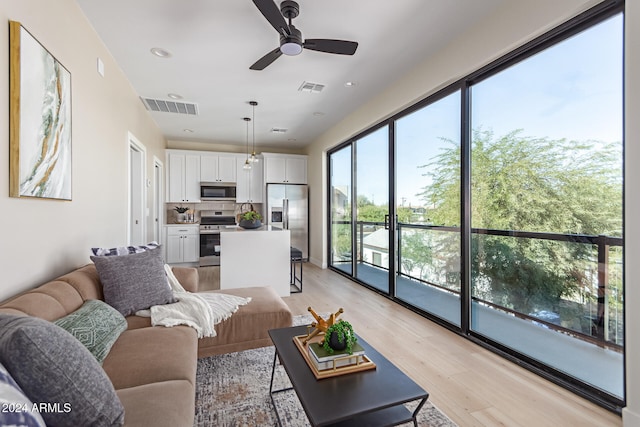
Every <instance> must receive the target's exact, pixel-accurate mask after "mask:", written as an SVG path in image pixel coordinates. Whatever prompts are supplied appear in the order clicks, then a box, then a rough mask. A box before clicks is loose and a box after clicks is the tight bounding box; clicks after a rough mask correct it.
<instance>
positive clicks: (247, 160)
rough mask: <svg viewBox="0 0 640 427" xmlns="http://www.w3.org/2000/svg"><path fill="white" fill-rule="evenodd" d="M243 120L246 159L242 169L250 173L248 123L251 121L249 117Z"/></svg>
mask: <svg viewBox="0 0 640 427" xmlns="http://www.w3.org/2000/svg"><path fill="white" fill-rule="evenodd" d="M243 120H244V121H245V122H247V159H246V160H245V161H244V166H242V169H244V170H245V171H250V170H251V162H250V161H249V122H250V121H251V119H250V118H249V117H245V118H244V119H243Z"/></svg>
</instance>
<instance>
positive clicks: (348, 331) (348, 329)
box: [322, 320, 358, 354]
mask: <svg viewBox="0 0 640 427" xmlns="http://www.w3.org/2000/svg"><path fill="white" fill-rule="evenodd" d="M333 332H335V333H336V335H337V336H338V342H339V343H344V342H345V340H346V343H347V347H346V349H345V350H346V351H347V353H349V354H353V344H355V343H356V341H358V337H356V334H355V332H353V326H351V323H349V322H347V321H346V320H338V321H337V322H335V323H334V324H333V325H331V326H329V327H328V328H327V330H326V331H325V333H324V342H323V343H322V347H323V348H324V349H325V351H326V352H327V353H329V354H333V348H331V346H330V345H329V337H330V336H331V333H333Z"/></svg>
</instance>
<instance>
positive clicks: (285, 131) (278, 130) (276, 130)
mask: <svg viewBox="0 0 640 427" xmlns="http://www.w3.org/2000/svg"><path fill="white" fill-rule="evenodd" d="M288 130H289V129H283V128H272V129H271V133H287V131H288Z"/></svg>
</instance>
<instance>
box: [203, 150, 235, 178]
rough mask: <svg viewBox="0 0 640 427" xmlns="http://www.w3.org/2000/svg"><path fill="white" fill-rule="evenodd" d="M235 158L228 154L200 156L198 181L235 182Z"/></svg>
mask: <svg viewBox="0 0 640 427" xmlns="http://www.w3.org/2000/svg"><path fill="white" fill-rule="evenodd" d="M236 170H237V168H236V156H233V155H229V154H226V155H224V154H202V155H201V156H200V181H202V182H236V179H237V176H236Z"/></svg>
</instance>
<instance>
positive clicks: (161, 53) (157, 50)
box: [151, 47, 171, 58]
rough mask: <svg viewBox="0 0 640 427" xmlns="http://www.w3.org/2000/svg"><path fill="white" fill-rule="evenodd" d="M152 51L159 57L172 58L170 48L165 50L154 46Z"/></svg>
mask: <svg viewBox="0 0 640 427" xmlns="http://www.w3.org/2000/svg"><path fill="white" fill-rule="evenodd" d="M151 53H153V54H154V55H155V56H157V57H159V58H171V52H169V51H168V50H164V49H163V48H161V47H154V48H153V49H151Z"/></svg>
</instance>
